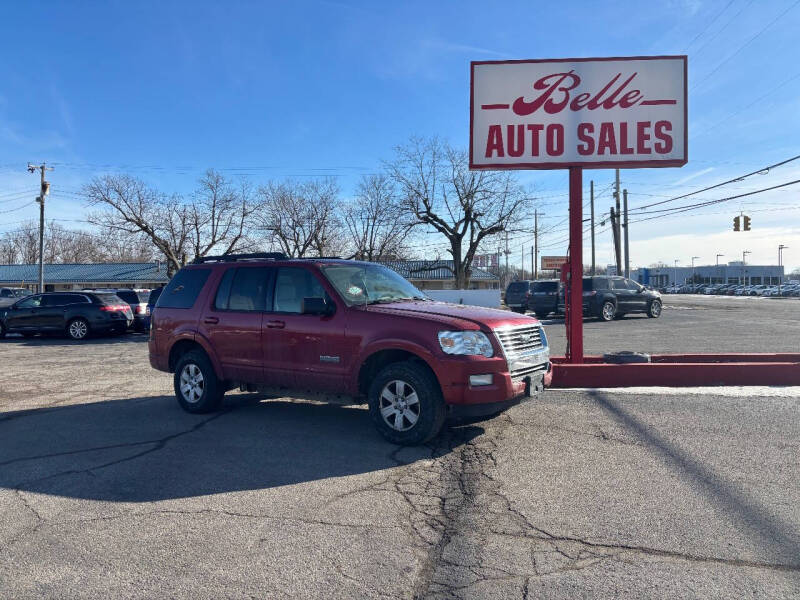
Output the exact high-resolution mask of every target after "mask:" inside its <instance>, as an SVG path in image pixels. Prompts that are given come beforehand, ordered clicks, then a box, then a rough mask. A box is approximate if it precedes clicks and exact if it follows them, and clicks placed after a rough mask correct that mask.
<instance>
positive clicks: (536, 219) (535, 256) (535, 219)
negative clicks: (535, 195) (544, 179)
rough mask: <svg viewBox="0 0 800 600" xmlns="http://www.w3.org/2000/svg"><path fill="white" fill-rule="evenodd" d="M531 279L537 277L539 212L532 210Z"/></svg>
mask: <svg viewBox="0 0 800 600" xmlns="http://www.w3.org/2000/svg"><path fill="white" fill-rule="evenodd" d="M532 251H533V278H534V279H538V277H539V211H538V210H537V209H534V210H533V248H532Z"/></svg>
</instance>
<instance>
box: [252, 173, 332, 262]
mask: <svg viewBox="0 0 800 600" xmlns="http://www.w3.org/2000/svg"><path fill="white" fill-rule="evenodd" d="M259 195H260V196H261V203H260V205H259V210H258V212H257V214H256V220H257V222H258V224H259V227H260V229H261V230H262V231H264V232H265V233H266V234H267V236H268V238H269V241H270V242H271V243H272V244H273V245H276V246H278V247H279V248H280V250H281V251H282V252H283V253H284V254H286V255H287V256H292V257H298V258H300V257H304V256H311V255H315V254H316V255H317V256H326V255H332V254H336V253H338V252H340V251H341V249H342V248H343V246H344V239H343V236H342V227H341V222H340V220H339V218H338V209H339V187H338V185H337V184H336V181H335V180H333V179H323V180H321V181H307V182H298V181H293V180H287V181H284V182H281V183H275V182H270V183H269V184H268V185H266V186H263V187H261V188H260V189H259Z"/></svg>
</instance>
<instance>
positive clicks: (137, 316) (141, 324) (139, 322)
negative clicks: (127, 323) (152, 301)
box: [115, 289, 150, 331]
mask: <svg viewBox="0 0 800 600" xmlns="http://www.w3.org/2000/svg"><path fill="white" fill-rule="evenodd" d="M115 293H116V295H117V296H118V297H120V298H122V299H123V300H124V301H125V302H127V303H128V306H130V307H131V312H133V329H134V330H135V331H146V330H147V327H148V326H149V319H148V318H147V302H148V299H149V298H150V290H129V289H127V290H126V289H120V290H115Z"/></svg>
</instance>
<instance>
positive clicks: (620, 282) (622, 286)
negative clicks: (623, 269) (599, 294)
mask: <svg viewBox="0 0 800 600" xmlns="http://www.w3.org/2000/svg"><path fill="white" fill-rule="evenodd" d="M611 285H612V286H614V290H615V291H616V290H627V289H630V288H628V284H627V283H626V282H625V280H624V279H612V280H611Z"/></svg>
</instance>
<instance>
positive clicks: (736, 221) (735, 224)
mask: <svg viewBox="0 0 800 600" xmlns="http://www.w3.org/2000/svg"><path fill="white" fill-rule="evenodd" d="M733 230H734V231H740V229H739V217H734V218H733Z"/></svg>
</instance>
